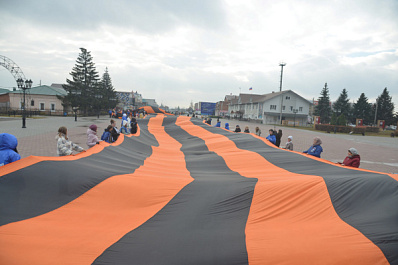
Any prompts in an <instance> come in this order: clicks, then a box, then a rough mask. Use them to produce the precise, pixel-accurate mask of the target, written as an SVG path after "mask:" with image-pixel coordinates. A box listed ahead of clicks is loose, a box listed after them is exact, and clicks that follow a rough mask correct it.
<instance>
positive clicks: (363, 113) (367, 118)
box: [352, 93, 373, 125]
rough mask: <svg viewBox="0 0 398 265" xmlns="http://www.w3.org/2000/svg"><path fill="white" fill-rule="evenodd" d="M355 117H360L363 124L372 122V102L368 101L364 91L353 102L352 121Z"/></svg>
mask: <svg viewBox="0 0 398 265" xmlns="http://www.w3.org/2000/svg"><path fill="white" fill-rule="evenodd" d="M356 119H362V120H363V124H367V125H370V124H372V123H373V118H372V104H370V103H369V102H368V98H367V97H366V96H365V93H362V94H361V95H360V96H359V98H358V100H357V102H356V103H354V108H353V120H352V122H353V123H354V122H355V120H356Z"/></svg>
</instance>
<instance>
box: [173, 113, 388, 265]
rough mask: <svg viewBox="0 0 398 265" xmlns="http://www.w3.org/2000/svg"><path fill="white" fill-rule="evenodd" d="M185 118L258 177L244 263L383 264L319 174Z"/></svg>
mask: <svg viewBox="0 0 398 265" xmlns="http://www.w3.org/2000/svg"><path fill="white" fill-rule="evenodd" d="M186 118H187V117H179V118H178V119H177V124H178V125H179V126H181V128H182V129H184V130H185V131H187V132H188V133H189V134H191V135H193V136H196V137H199V138H201V139H203V140H204V141H205V143H206V145H207V147H208V148H209V150H210V151H213V152H215V153H217V154H218V155H219V156H221V157H223V158H224V160H225V162H226V164H227V166H228V167H229V168H230V169H231V170H233V171H235V172H237V173H239V174H240V175H242V176H245V177H248V178H258V183H257V185H256V187H255V191H254V196H253V201H252V206H251V209H250V213H249V217H248V221H247V226H246V240H247V241H246V245H247V251H248V258H249V264H252V265H253V264H280V263H284V264H332V263H333V264H361V265H364V264H369V265H374V264H388V261H387V259H386V258H385V256H384V255H383V253H382V252H381V250H380V249H379V248H378V247H377V246H376V245H374V244H373V243H372V242H371V241H370V240H369V239H368V238H366V237H365V236H364V235H363V234H361V233H360V232H359V231H358V230H356V229H355V228H353V227H351V226H350V225H348V224H347V223H345V222H344V221H343V220H341V219H340V217H339V216H338V215H337V213H336V212H335V210H334V208H333V205H332V202H331V200H330V197H329V193H328V191H327V187H326V184H325V182H324V180H323V178H321V177H319V176H312V175H301V174H295V173H292V172H289V171H286V170H284V169H282V168H279V167H276V166H275V165H273V164H271V163H270V162H268V161H267V160H265V159H264V158H263V157H262V156H260V155H259V154H258V153H255V152H251V151H247V150H242V149H239V148H237V147H236V145H235V143H234V142H233V141H231V140H229V139H228V138H227V137H226V136H223V135H218V134H213V133H211V132H209V131H207V130H205V129H204V128H201V127H200V126H194V125H193V124H192V123H191V122H190V121H188V119H186ZM263 141H264V142H266V140H264V139H263Z"/></svg>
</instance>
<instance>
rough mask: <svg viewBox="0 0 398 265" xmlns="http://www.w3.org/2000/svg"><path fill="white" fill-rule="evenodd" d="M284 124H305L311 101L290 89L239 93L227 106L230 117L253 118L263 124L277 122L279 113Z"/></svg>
mask: <svg viewBox="0 0 398 265" xmlns="http://www.w3.org/2000/svg"><path fill="white" fill-rule="evenodd" d="M281 100H282V121H283V123H284V124H287V125H293V124H294V122H296V125H301V126H302V125H306V124H307V120H308V116H309V112H310V107H311V105H312V103H311V102H309V101H308V100H306V99H305V98H303V97H301V96H300V95H298V94H297V93H295V92H294V91H292V90H285V91H282V92H272V93H269V94H264V95H257V94H239V97H238V98H237V99H232V100H231V102H230V104H229V106H228V113H229V115H230V116H231V118H240V119H254V120H259V121H261V122H262V123H264V124H278V123H279V119H280V113H281Z"/></svg>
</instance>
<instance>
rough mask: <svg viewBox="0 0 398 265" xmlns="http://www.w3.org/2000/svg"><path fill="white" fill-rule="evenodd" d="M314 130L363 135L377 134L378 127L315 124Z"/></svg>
mask: <svg viewBox="0 0 398 265" xmlns="http://www.w3.org/2000/svg"><path fill="white" fill-rule="evenodd" d="M315 129H316V130H319V131H326V132H339V133H350V132H352V133H359V134H365V132H375V133H378V132H379V128H378V127H367V126H357V127H351V126H340V125H330V124H315Z"/></svg>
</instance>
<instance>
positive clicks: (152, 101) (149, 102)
mask: <svg viewBox="0 0 398 265" xmlns="http://www.w3.org/2000/svg"><path fill="white" fill-rule="evenodd" d="M142 103H143V105H144V106H151V107H156V108H158V107H159V105H158V103H156V100H155V99H152V98H143V99H142Z"/></svg>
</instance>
